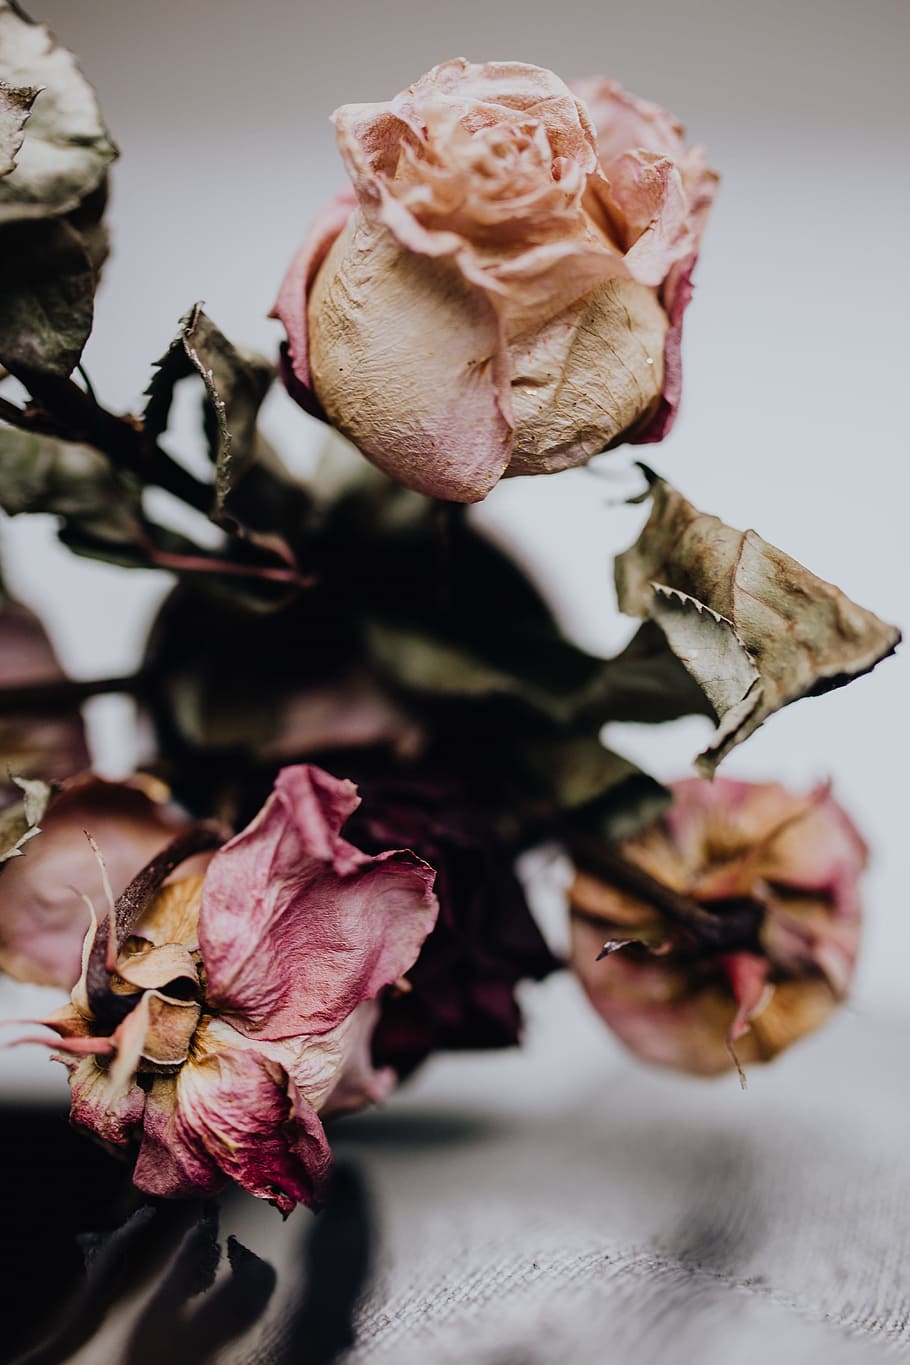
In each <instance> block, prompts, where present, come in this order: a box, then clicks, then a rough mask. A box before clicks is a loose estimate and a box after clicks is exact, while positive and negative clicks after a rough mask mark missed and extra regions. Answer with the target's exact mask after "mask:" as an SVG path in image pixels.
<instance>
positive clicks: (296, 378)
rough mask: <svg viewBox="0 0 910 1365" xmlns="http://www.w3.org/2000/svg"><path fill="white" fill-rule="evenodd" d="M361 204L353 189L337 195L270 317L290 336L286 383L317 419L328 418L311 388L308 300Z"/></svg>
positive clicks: (310, 236) (316, 226)
mask: <svg viewBox="0 0 910 1365" xmlns="http://www.w3.org/2000/svg"><path fill="white" fill-rule="evenodd" d="M356 202H357V199H356V196H355V194H354V192H353V191H352V190H351V189H345V190H342V192H341V193H340V194H336V196H335V198H334V199H333V200H332V201H331V203H329V204H327V205H326V207H325V208H324V209H323V210H322V212H321V213H320V215H319V217H318V218H317V219H316V221H315V223H314V224H313V226H312V227H311V228H310V231H309V233H308V235H307V237H306V240H305V241H304V243H303V246H302V247H301V248H300V249H299V251H298V252H297V254H296V256H295V257H294V259H293V261H292V262H291V265H290V268H289V269H288V272H287V274H286V275H285V277H284V279H283V280H282V282H281V288H280V289H279V291H278V298H277V299H276V300H275V306H274V308H273V309H272V311H271V313H270V314H269V316H270V317H273V318H278V319H280V321H281V322H282V323H283V324H284V329H285V331H286V332H287V336H288V340H287V348H288V349H287V362H288V363H287V365H286V366H285V373H284V376H283V377H284V380H285V383H286V384H288V387H289V388H290V390H291V393H292V396H293V397H294V398H295V399H296V401H297V402H298V403H299V404H300V406H301V407H302V408H304V409H305V410H306V411H307V412H309V413H310V414H311V415H312V416H313V417H322V418H324V416H325V414H324V413H323V411H322V405H321V403H320V402H319V399H318V398H317V397H316V395H315V394H314V393H313V390H312V388H311V386H310V359H309V338H308V335H307V300H308V297H309V292H310V287H311V285H312V283H313V280H314V279H315V278H316V274H317V271H318V270H319V267H320V266H321V265H322V262H323V261H324V260H325V257H326V255H327V254H328V252H329V249H330V248H331V246H332V244H333V243H334V241H335V239H336V238H337V237H338V236H339V234H340V233H341V231H342V229H343V228H344V225H345V223H346V222H347V220H348V218H349V217H350V215H351V211H352V209H353V208H354V206H355V204H356Z"/></svg>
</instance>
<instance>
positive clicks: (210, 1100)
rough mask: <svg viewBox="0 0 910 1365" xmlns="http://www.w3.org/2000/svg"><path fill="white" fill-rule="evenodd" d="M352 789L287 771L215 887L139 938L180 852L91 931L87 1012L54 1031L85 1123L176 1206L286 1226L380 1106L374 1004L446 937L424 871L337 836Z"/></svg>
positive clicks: (180, 891) (58, 1018) (174, 894)
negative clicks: (233, 1196)
mask: <svg viewBox="0 0 910 1365" xmlns="http://www.w3.org/2000/svg"><path fill="white" fill-rule="evenodd" d="M357 804H358V797H357V795H356V791H355V788H354V787H353V784H351V783H350V782H342V781H339V780H338V779H337V778H334V777H331V776H330V775H329V774H328V773H325V772H323V771H321V770H320V769H318V768H313V767H309V766H305V765H301V766H298V767H292V768H285V769H284V770H283V771H282V772H281V773H280V774H279V776H278V779H277V781H276V783H275V787H274V790H273V792H272V795H271V796H270V797H269V799H268V801H267V802H266V804H265V806H264V807H263V808H262V810H261V811H260V813H259V814H258V815H257V816H256V818H255V819H254V820H253V821H252V823H251V824H250V825H249V826H248V827H247V828H246V829H245V830H243V831H242V832H241V833H240V834H238V835H236V836H235V837H234V838H233V839H231V840H230V842H229V843H227V844H225V845H224V847H223V848H221V849H219V850H218V851H217V852H216V853H214V855H213V856H212V857H211V860H210V862H209V863H208V866H207V868H206V870H205V872H204V874H202V875H195V876H190V877H183V878H181V879H179V880H178V881H174V882H171V883H170V884H167V885H164V886H163V887H162V888H161V889H160V890H156V891H155V893H154V894H153V895H152V896H151V897H150V898H148V899H147V903H146V904H145V905H144V906H141V905H140V907H139V914H138V917H137V918H136V919H135V920H134V922H133V923H131V924H130V923H128V922H126V923H124V922H123V920H122V916H123V913H124V907H126V908H127V909H128V908H129V906H130V905H131V904H132V905H136V904H137V903H138V901H139V900H140V899H141V896H140V893H141V891H142V888H143V887H145V888H148V887H149V886H151V887H153V888H154V887H155V886H156V883H157V882H158V881H159V880H160V874H161V873H162V872H165V873H166V872H168V871H169V870H170V868H171V867H172V866H173V863H174V861H175V860H176V859H177V858H178V856H179V854H178V853H177V852H174V851H173V850H171V851H168V850H165V853H164V854H162V855H159V858H158V860H157V865H155V864H153V865H151V866H150V867H148V868H146V869H144V870H143V872H142V873H141V874H140V875H139V877H138V878H136V879H135V880H134V882H133V883H132V886H131V887H130V888H128V890H127V892H126V893H125V894H124V897H122V898H121V900H120V901H119V902H118V905H117V910H116V922H117V924H118V928H119V932H118V933H117V935H116V942H115V943H114V945H113V948H111V947H110V946H109V948H108V952H109V954H110V953H111V952H112V953H113V961H110V960H109V961H108V965H107V972H106V974H105V975H104V985H103V989H102V990H101V991H100V992H99V991H98V988H97V984H98V968H99V966H103V965H104V962H103V951H102V952H101V956H100V957H99V950H100V949H102V948H103V942H104V940H105V938H106V931H105V930H104V929H102V930H101V931H100V932H99V931H98V927H97V925H96V924H93V925H92V927H91V929H90V930H89V934H88V936H87V938H86V947H85V953H84V959H83V970H82V974H81V976H80V978H79V981H78V982H77V983H76V986H75V987H74V989H73V992H72V1002H71V1004H70V1005H69V1006H67V1007H66V1008H65V1009H63V1010H61V1011H59V1012H58V1013H57V1014H56V1015H54V1016H52V1017H51V1018H49V1019H47V1020H45V1021H44V1022H45V1023H46V1024H47V1025H48V1027H50V1028H52V1029H53V1030H54V1031H55V1032H56V1033H58V1034H59V1035H60V1041H59V1043H55V1044H54V1046H55V1047H56V1048H57V1050H58V1051H59V1052H60V1053H61V1054H62V1057H61V1059H62V1060H65V1061H66V1062H67V1064H68V1065H69V1066H70V1068H71V1075H70V1086H71V1092H72V1110H71V1117H72V1120H73V1122H74V1123H76V1124H77V1125H78V1126H80V1127H83V1128H85V1129H87V1130H88V1131H89V1132H91V1133H93V1134H95V1135H96V1136H98V1137H100V1138H102V1139H103V1140H105V1141H106V1142H108V1143H110V1144H112V1145H113V1146H114V1147H115V1148H121V1149H133V1148H136V1147H138V1153H137V1156H136V1164H135V1169H134V1176H133V1178H134V1181H135V1183H136V1185H137V1186H139V1188H140V1189H143V1190H145V1191H147V1192H148V1193H150V1194H154V1195H159V1196H163V1197H177V1196H183V1195H195V1194H204V1195H208V1194H213V1193H215V1192H216V1191H217V1190H218V1189H220V1188H221V1187H222V1186H223V1185H224V1184H225V1183H226V1181H227V1180H235V1181H236V1182H237V1183H238V1184H239V1185H241V1186H242V1187H243V1188H244V1189H246V1190H248V1191H250V1192H251V1193H252V1194H255V1195H257V1196H258V1197H260V1198H263V1199H268V1200H270V1201H271V1202H272V1203H274V1204H276V1205H277V1207H278V1208H280V1209H281V1210H282V1211H283V1212H288V1211H290V1209H292V1208H293V1207H294V1205H295V1203H298V1202H301V1203H313V1202H314V1201H315V1200H316V1199H317V1198H318V1193H319V1187H320V1185H321V1183H322V1180H323V1178H324V1176H325V1174H326V1172H327V1169H328V1165H329V1161H330V1152H329V1148H328V1144H327V1141H326V1137H325V1132H324V1130H323V1126H322V1122H321V1119H320V1118H319V1117H318V1115H320V1114H321V1115H327V1114H331V1113H337V1112H339V1111H342V1110H347V1109H351V1108H356V1107H361V1106H362V1105H364V1104H367V1103H370V1102H371V1101H376V1100H380V1099H382V1098H383V1097H384V1096H385V1094H386V1093H387V1092H388V1090H389V1089H390V1087H391V1086H392V1084H393V1083H394V1080H395V1075H394V1072H392V1071H390V1070H384V1071H376V1070H374V1069H373V1067H372V1066H371V1064H370V1061H369V1057H368V1055H367V1040H368V1038H369V1034H370V1031H371V1029H372V1025H373V1022H374V1019H375V1012H376V1008H377V1007H376V997H377V996H378V995H379V993H380V992H381V991H382V990H383V988H384V987H386V986H388V985H391V984H392V983H393V982H395V981H396V980H398V978H400V977H401V976H402V975H403V973H404V972H406V971H407V970H408V968H409V967H410V966H411V965H412V963H413V962H414V959H415V958H416V956H417V953H418V951H419V948H420V945H421V944H422V942H423V940H424V938H425V937H426V935H427V934H428V933H429V931H430V929H431V928H432V926H433V922H434V920H435V918H436V900H435V897H434V896H433V893H432V889H431V888H432V883H433V875H434V874H433V871H432V869H431V868H429V867H428V866H427V865H426V863H424V862H422V861H421V860H420V859H419V858H417V857H415V856H414V855H413V854H411V853H409V852H403V851H398V852H384V853H381V854H379V855H378V856H376V857H371V856H369V855H367V854H364V853H361V852H360V851H359V849H357V848H355V847H354V846H353V845H352V844H350V843H348V842H347V840H345V839H343V838H342V837H341V834H340V832H339V831H340V829H341V826H342V825H343V824H344V822H345V820H346V819H347V818H348V816H349V815H350V814H351V813H352V812H353V810H354V809H355V808H356V806H357Z"/></svg>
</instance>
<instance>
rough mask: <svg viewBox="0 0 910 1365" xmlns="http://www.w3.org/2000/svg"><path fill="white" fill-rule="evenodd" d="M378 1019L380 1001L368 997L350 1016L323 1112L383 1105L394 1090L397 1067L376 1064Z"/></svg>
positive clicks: (333, 1112)
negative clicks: (341, 1058)
mask: <svg viewBox="0 0 910 1365" xmlns="http://www.w3.org/2000/svg"><path fill="white" fill-rule="evenodd" d="M378 1020H379V1004H378V1002H377V1001H375V1000H365V1001H364V1003H363V1004H362V1005H358V1006H357V1008H356V1010H355V1011H354V1013H353V1014H352V1015H351V1016H350V1018H349V1019H348V1021H347V1022H348V1024H349V1026H350V1027H349V1029H348V1033H347V1038H346V1040H345V1042H346V1047H345V1055H344V1061H343V1064H342V1066H341V1068H340V1071H339V1073H338V1074H337V1075H336V1077H335V1084H334V1085H333V1086H332V1088H331V1090H330V1092H329V1094H328V1095H327V1097H326V1098H325V1100H324V1102H323V1106H322V1113H323V1114H324V1115H334V1114H352V1113H354V1112H356V1110H358V1109H365V1108H367V1107H368V1106H369V1105H371V1104H382V1102H383V1100H385V1099H387V1098H388V1096H389V1094H390V1093H391V1091H392V1090H393V1088H394V1086H395V1083H396V1081H397V1079H398V1076H397V1074H396V1072H395V1070H394V1069H393V1068H392V1067H390V1066H383V1067H378V1068H377V1067H375V1066H374V1065H373V1060H372V1043H373V1034H374V1032H375V1030H376V1025H377V1022H378Z"/></svg>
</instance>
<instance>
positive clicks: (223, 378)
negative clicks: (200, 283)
mask: <svg viewBox="0 0 910 1365" xmlns="http://www.w3.org/2000/svg"><path fill="white" fill-rule="evenodd" d="M193 374H197V375H198V376H199V377H200V378H201V380H202V382H203V384H204V386H205V394H206V399H207V403H206V408H205V428H206V435H207V437H208V443H209V453H210V455H211V458H212V463H213V464H214V466H215V496H216V500H217V508H218V511H223V510H224V509H225V504H226V501H227V499H228V498H229V496H230V494H231V493H232V492H233V491H234V489H235V488H236V487H237V484H238V483H239V481H240V480H241V479H242V478H243V476H244V475H245V474H246V473H247V472H248V471H249V469H250V468H251V466H252V465H253V464H254V462H255V460H256V454H257V450H256V445H257V433H256V419H257V416H258V413H259V408H260V406H261V404H262V400H263V398H265V395H266V393H267V392H268V389H269V386H270V384H271V382H272V377H273V374H274V369H273V366H272V365H271V364H270V362H269V361H267V360H264V359H263V358H262V357H261V356H258V355H255V354H253V353H252V352H244V351H239V350H237V348H236V347H235V346H233V345H232V344H231V342H230V341H228V339H227V337H226V336H224V334H223V333H222V332H220V331H219V330H218V328H217V327H216V326H215V324H214V323H213V322H212V320H211V319H210V318H209V317H207V316H206V314H205V313H204V312H203V311H202V305H201V304H198V303H197V304H194V305H193V307H192V308H191V309H190V310H189V312H188V313H186V314H185V315H184V316H183V317H182V318H181V319H180V330H179V332H178V333H177V336H176V338H175V340H174V341H173V342H172V343H171V345H170V347H169V348H168V350H167V351H166V352H165V354H164V355H163V356H162V358H161V360H159V361H158V366H157V373H156V374H155V375H154V377H153V379H152V382H151V383H150V385H149V387H148V389H147V390H146V393H147V395H148V399H149V401H148V404H147V406H146V409H145V427H146V431H148V432H149V433H150V434H151V435H152V436H154V437H158V436H160V434H161V433H162V431H164V429H165V427H166V426H167V421H168V415H169V413H170V407H171V401H172V399H173V394H174V387H175V385H176V384H177V383H179V381H180V380H181V379H186V378H187V377H189V376H190V375H193Z"/></svg>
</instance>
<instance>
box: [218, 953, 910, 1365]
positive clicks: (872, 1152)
mask: <svg viewBox="0 0 910 1365" xmlns="http://www.w3.org/2000/svg"><path fill="white" fill-rule="evenodd" d="M530 1005H531V1015H532V1019H531V1029H530V1034H531V1037H530V1045H529V1046H528V1047H527V1048H526V1049H525V1050H524V1051H523V1052H521V1053H519V1052H515V1053H510V1054H500V1055H498V1056H496V1055H494V1056H488V1057H482V1058H481V1057H471V1058H460V1059H458V1058H446V1059H442V1060H440V1061H438V1062H436V1063H434V1064H433V1065H431V1066H430V1067H429V1068H428V1069H427V1070H426V1071H425V1072H424V1073H423V1074H422V1076H421V1077H420V1078H419V1079H418V1080H417V1081H416V1082H415V1083H414V1084H412V1085H411V1086H410V1087H408V1088H406V1089H404V1090H403V1091H402V1092H401V1093H400V1094H399V1095H398V1096H397V1097H396V1098H395V1099H394V1100H393V1101H392V1102H391V1103H389V1104H388V1105H387V1106H386V1108H385V1109H384V1110H383V1111H381V1112H378V1113H376V1114H374V1115H371V1116H362V1117H359V1118H353V1119H351V1120H346V1121H344V1123H342V1124H339V1125H337V1126H336V1128H335V1130H334V1135H333V1142H334V1145H335V1148H336V1151H338V1153H339V1154H340V1155H343V1156H345V1157H346V1158H347V1159H351V1160H354V1161H356V1162H357V1163H358V1164H359V1165H360V1167H361V1169H362V1171H363V1172H364V1174H365V1175H366V1177H367V1180H368V1182H369V1184H370V1186H371V1187H372V1190H373V1194H374V1198H375V1202H376V1206H377V1221H378V1234H377V1235H378V1251H377V1257H376V1265H375V1273H374V1276H373V1282H372V1285H371V1287H370V1290H369V1291H368V1293H367V1295H366V1296H365V1301H364V1303H363V1306H362V1310H361V1313H360V1317H359V1323H358V1340H357V1344H356V1345H355V1347H354V1349H353V1350H352V1351H351V1352H350V1353H349V1355H348V1357H347V1361H348V1365H366V1362H376V1365H385V1362H390V1363H391V1362H395V1365H412V1362H413V1365H434V1363H435V1362H438V1365H449V1363H450V1362H452V1363H453V1365H454V1362H471V1365H512V1363H513V1362H515V1363H518V1362H527V1365H551V1363H552V1365H556V1363H557V1362H564V1361H569V1362H574V1363H577V1365H588V1362H590V1365H595V1363H596V1365H649V1363H650V1362H655V1365H657V1362H660V1365H675V1362H679V1365H691V1362H696V1361H697V1362H699V1365H714V1363H715V1362H717V1365H752V1362H753V1361H754V1362H756V1365H758V1362H762V1365H765V1362H767V1361H768V1360H769V1359H772V1360H774V1361H776V1362H787V1365H789V1363H790V1362H799V1365H804V1362H815V1361H818V1362H820V1363H821V1362H826V1363H827V1362H832V1363H833V1365H840V1363H841V1362H844V1365H853V1363H854V1362H863V1361H870V1362H874V1361H879V1360H886V1359H895V1358H902V1357H903V1356H906V1355H908V1354H910V1143H908V1138H910V1086H908V1080H910V1076H908V1063H907V1059H906V1039H907V1025H906V1023H904V1022H902V1021H899V1020H888V1019H866V1018H863V1017H859V1016H857V1015H855V1014H852V1013H851V1012H850V1011H849V1010H846V1011H844V1012H843V1013H842V1015H841V1017H840V1018H839V1019H838V1020H837V1021H836V1022H835V1023H834V1024H833V1025H832V1026H831V1027H829V1028H828V1029H827V1030H825V1031H824V1032H823V1033H821V1034H819V1035H818V1036H817V1037H815V1038H811V1039H808V1040H806V1041H805V1042H804V1043H803V1044H801V1045H800V1046H798V1047H797V1048H795V1049H793V1050H792V1051H791V1052H790V1053H788V1054H786V1055H785V1056H783V1057H782V1058H780V1059H778V1061H777V1062H775V1063H774V1064H772V1065H771V1066H769V1067H767V1068H764V1069H762V1068H758V1067H755V1068H752V1069H751V1070H750V1073H749V1084H748V1088H747V1089H746V1090H745V1091H742V1090H741V1089H740V1087H739V1085H738V1082H737V1080H736V1077H735V1076H730V1077H726V1078H723V1079H720V1080H712V1081H702V1080H694V1079H689V1078H686V1077H681V1076H675V1075H671V1074H667V1073H663V1072H659V1071H656V1070H653V1069H650V1068H647V1067H643V1066H640V1065H638V1064H637V1063H635V1062H634V1061H633V1060H631V1059H628V1058H627V1057H626V1056H625V1055H624V1054H622V1053H621V1052H620V1051H619V1050H618V1048H617V1046H616V1045H615V1044H613V1043H612V1041H611V1040H610V1039H609V1037H608V1035H607V1034H606V1033H605V1031H604V1030H603V1028H602V1026H601V1025H600V1024H599V1022H598V1021H597V1020H596V1019H595V1018H593V1017H592V1015H591V1014H590V1011H587V1010H586V1007H585V1006H584V1004H583V1002H582V1001H581V1000H580V998H579V995H578V991H577V988H576V987H575V986H574V983H572V982H571V981H569V980H568V979H566V978H558V979H556V980H553V981H551V982H550V983H548V984H547V985H545V986H544V987H538V988H536V989H535V990H534V992H533V993H531V997H530ZM230 1208H231V1212H232V1214H233V1227H234V1230H235V1231H236V1232H237V1233H238V1234H239V1235H240V1236H241V1238H242V1239H243V1240H244V1241H245V1242H246V1243H247V1245H249V1246H251V1247H252V1248H253V1249H254V1250H255V1251H257V1252H258V1253H259V1254H260V1255H263V1256H265V1257H267V1258H268V1259H271V1260H272V1261H273V1262H274V1263H275V1264H277V1265H279V1267H280V1264H281V1261H282V1255H283V1254H284V1255H285V1256H286V1255H287V1250H286V1249H287V1247H289V1246H290V1245H291V1242H290V1241H289V1240H288V1239H289V1238H293V1239H294V1244H296V1240H297V1239H298V1238H299V1236H300V1231H301V1229H300V1225H299V1223H297V1220H298V1219H301V1218H306V1217H307V1215H305V1214H295V1215H294V1217H293V1218H292V1219H291V1220H290V1221H289V1222H288V1223H287V1224H286V1225H283V1226H282V1225H281V1224H280V1223H279V1222H278V1220H277V1218H276V1217H275V1216H274V1215H273V1213H272V1211H271V1210H269V1209H265V1208H263V1207H261V1206H257V1205H254V1204H253V1201H250V1200H247V1201H243V1202H240V1201H235V1202H232V1204H231V1206H230ZM295 1224H297V1226H296V1227H295ZM275 1309H276V1312H275V1313H273V1315H272V1322H271V1326H270V1327H268V1328H266V1330H265V1332H264V1333H263V1334H260V1335H258V1337H255V1336H251V1337H250V1338H249V1339H247V1340H246V1341H245V1342H243V1343H242V1344H241V1345H240V1346H239V1347H238V1348H236V1349H235V1350H234V1351H233V1353H232V1354H231V1355H230V1357H225V1359H230V1360H232V1361H236V1362H238V1365H239V1362H243V1365H254V1362H256V1363H257V1365H258V1362H262V1361H267V1360H268V1359H269V1356H270V1351H269V1346H268V1343H269V1341H270V1340H271V1341H274V1340H275V1339H276V1338H277V1337H278V1336H279V1335H280V1328H278V1326H277V1322H276V1317H277V1312H278V1310H280V1297H279V1302H277V1303H276V1305H275Z"/></svg>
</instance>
